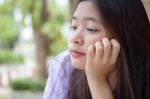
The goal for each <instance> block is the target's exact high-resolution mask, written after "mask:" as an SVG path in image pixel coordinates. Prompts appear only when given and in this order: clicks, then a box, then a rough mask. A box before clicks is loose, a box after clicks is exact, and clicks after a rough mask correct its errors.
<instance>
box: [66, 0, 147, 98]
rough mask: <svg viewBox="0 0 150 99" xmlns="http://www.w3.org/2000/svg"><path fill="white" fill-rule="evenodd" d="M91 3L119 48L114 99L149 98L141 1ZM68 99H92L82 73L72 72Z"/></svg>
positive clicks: (143, 9) (80, 0) (144, 24)
mask: <svg viewBox="0 0 150 99" xmlns="http://www.w3.org/2000/svg"><path fill="white" fill-rule="evenodd" d="M84 1H90V2H93V4H95V6H96V8H97V10H98V11H99V13H100V15H101V18H102V20H103V24H104V26H105V27H106V29H108V30H109V31H110V32H111V33H112V35H113V37H114V38H115V39H117V40H118V41H119V43H120V46H121V51H120V54H119V57H118V60H117V64H116V65H117V71H118V75H117V78H118V84H117V86H116V88H115V90H114V92H113V93H114V96H115V99H150V23H149V20H148V16H147V14H146V11H145V8H144V6H143V4H142V2H141V0H79V2H78V4H79V3H80V2H84ZM69 83H70V84H69V90H68V94H67V99H92V97H91V93H90V90H89V87H88V83H87V79H86V75H85V72H84V71H83V70H78V69H75V70H74V71H73V72H72V75H71V77H70V82H69Z"/></svg>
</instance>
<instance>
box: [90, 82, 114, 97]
mask: <svg viewBox="0 0 150 99" xmlns="http://www.w3.org/2000/svg"><path fill="white" fill-rule="evenodd" d="M88 84H89V88H90V91H91V94H92V98H93V99H114V96H113V93H112V90H111V88H110V85H109V84H108V81H106V80H101V81H100V82H95V81H88Z"/></svg>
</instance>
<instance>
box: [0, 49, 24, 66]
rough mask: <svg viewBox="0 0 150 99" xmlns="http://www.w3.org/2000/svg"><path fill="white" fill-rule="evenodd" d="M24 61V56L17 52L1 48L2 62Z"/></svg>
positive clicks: (0, 58)
mask: <svg viewBox="0 0 150 99" xmlns="http://www.w3.org/2000/svg"><path fill="white" fill-rule="evenodd" d="M21 62H23V56H21V55H18V54H15V53H14V52H12V51H10V50H0V64H4V63H7V64H16V63H21Z"/></svg>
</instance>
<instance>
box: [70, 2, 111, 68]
mask: <svg viewBox="0 0 150 99" xmlns="http://www.w3.org/2000/svg"><path fill="white" fill-rule="evenodd" d="M71 29H72V34H71V36H70V37H69V40H68V47H69V51H70V56H71V62H72V64H73V65H74V66H75V68H78V69H84V68H85V64H86V57H87V54H86V53H87V49H88V46H89V45H95V42H96V41H101V40H102V38H103V37H108V33H107V30H106V29H105V27H104V25H103V23H102V20H101V18H100V14H99V12H98V11H97V9H96V7H95V6H94V4H93V3H92V2H91V1H83V2H80V3H79V5H78V7H77V9H76V11H75V13H74V15H73V18H72V23H71Z"/></svg>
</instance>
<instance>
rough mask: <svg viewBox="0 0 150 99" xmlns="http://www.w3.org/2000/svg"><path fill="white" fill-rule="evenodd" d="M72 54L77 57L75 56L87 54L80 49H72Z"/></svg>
mask: <svg viewBox="0 0 150 99" xmlns="http://www.w3.org/2000/svg"><path fill="white" fill-rule="evenodd" d="M70 54H71V56H72V57H75V58H79V57H82V56H84V55H86V54H85V53H83V52H82V51H78V50H70Z"/></svg>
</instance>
